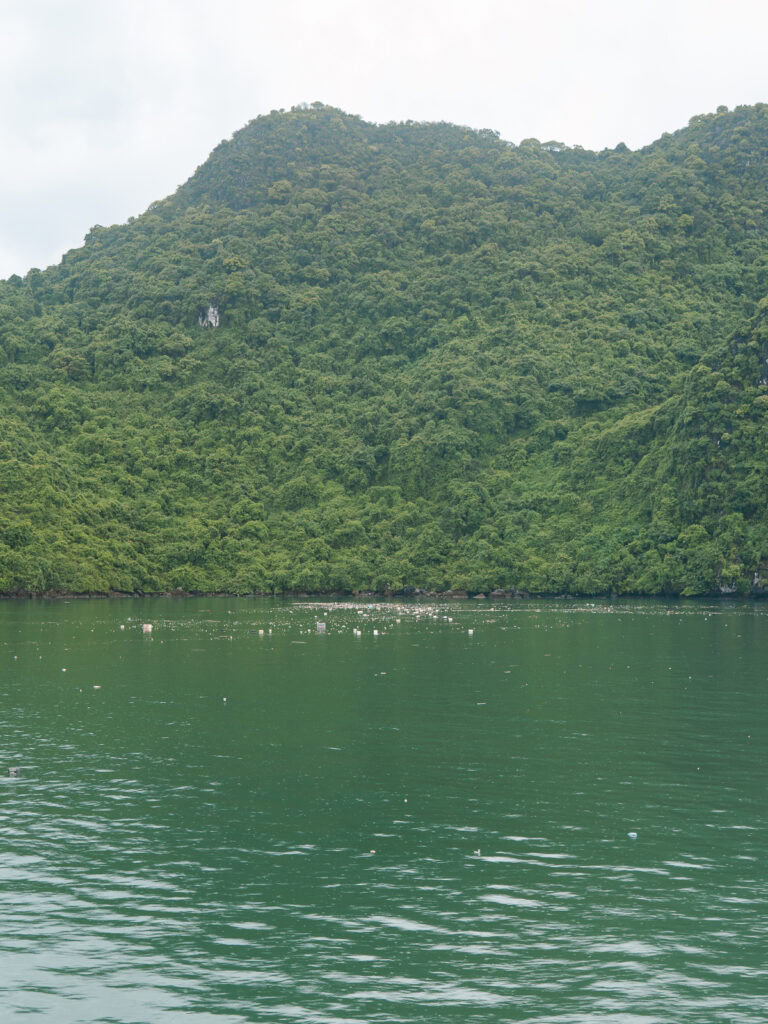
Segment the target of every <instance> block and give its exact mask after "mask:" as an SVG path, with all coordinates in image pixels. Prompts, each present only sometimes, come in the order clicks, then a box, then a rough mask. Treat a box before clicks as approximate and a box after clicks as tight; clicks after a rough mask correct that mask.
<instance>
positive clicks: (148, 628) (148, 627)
mask: <svg viewBox="0 0 768 1024" xmlns="http://www.w3.org/2000/svg"><path fill="white" fill-rule="evenodd" d="M141 632H142V633H151V632H152V623H151V622H145V623H144V624H143V625H142V627H141Z"/></svg>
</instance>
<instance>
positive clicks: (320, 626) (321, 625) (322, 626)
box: [317, 622, 325, 633]
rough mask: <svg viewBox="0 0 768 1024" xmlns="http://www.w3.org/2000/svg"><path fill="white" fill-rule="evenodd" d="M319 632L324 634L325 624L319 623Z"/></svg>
mask: <svg viewBox="0 0 768 1024" xmlns="http://www.w3.org/2000/svg"><path fill="white" fill-rule="evenodd" d="M317 632H318V633H324V632H325V623H324V622H318V624H317Z"/></svg>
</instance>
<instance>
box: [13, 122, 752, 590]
mask: <svg viewBox="0 0 768 1024" xmlns="http://www.w3.org/2000/svg"><path fill="white" fill-rule="evenodd" d="M767 158H768V106H766V105H759V106H755V107H741V108H737V109H736V110H734V111H728V110H726V109H725V108H720V109H719V110H718V112H717V113H716V114H712V115H707V116H701V117H695V118H693V119H692V121H691V122H690V124H689V125H688V126H687V127H686V128H685V129H683V130H681V131H679V132H677V133H675V134H672V135H665V136H664V137H663V138H662V139H660V140H659V141H658V142H656V143H654V144H653V145H651V146H648V147H647V148H645V149H643V150H640V151H637V152H631V151H629V150H628V149H627V148H626V147H624V146H622V145H620V146H618V147H616V149H613V150H606V151H603V152H600V153H594V152H589V151H586V150H583V149H580V148H568V147H566V146H563V145H561V144H559V143H556V142H548V143H541V142H539V141H538V140H535V139H529V140H526V141H524V142H522V143H521V144H520V145H519V146H514V145H511V144H509V143H507V142H504V141H503V140H502V139H500V138H499V137H498V136H497V134H495V133H494V132H491V131H480V132H475V131H470V130H469V129H465V128H460V127H455V126H453V125H449V124H421V123H411V122H408V123H404V124H388V125H373V124H368V123H365V122H364V121H362V120H360V119H359V118H357V117H352V116H349V115H347V114H345V113H343V112H341V111H339V110H336V109H332V108H329V107H325V106H322V105H320V104H314V105H312V106H311V107H309V108H306V107H303V108H297V109H294V110H291V111H288V112H285V111H276V112H273V113H272V114H270V115H269V116H265V117H260V118H258V119H257V120H255V121H253V122H251V123H250V124H248V125H247V126H246V127H245V128H243V129H242V130H241V131H239V132H238V133H236V134H235V135H234V137H233V138H232V139H231V140H229V141H226V142H223V143H222V144H221V145H220V146H218V147H217V148H216V150H214V152H213V154H212V155H211V156H210V158H209V159H208V160H207V161H206V163H204V164H203V165H202V166H201V167H200V168H199V169H198V170H197V172H196V173H195V174H194V175H193V176H192V178H191V179H190V180H189V181H188V182H187V183H186V184H185V185H183V186H182V187H181V188H180V189H179V190H178V191H177V192H176V193H175V194H174V195H173V196H171V197H169V198H168V199H165V200H163V201H161V202H157V203H155V204H153V205H152V206H151V207H150V208H149V210H147V212H146V213H144V214H143V215H142V216H140V217H137V218H135V219H132V220H131V221H129V223H128V224H125V225H121V226H114V227H109V228H105V227H100V226H96V227H94V228H93V229H92V230H91V231H90V233H89V234H88V236H87V238H86V240H85V244H84V246H83V247H82V248H80V249H77V250H73V251H72V252H69V253H67V255H66V256H65V257H64V258H63V260H62V261H61V263H60V264H59V265H58V266H55V267H50V268H48V269H47V270H45V271H39V270H32V271H30V272H29V273H28V274H27V275H26V276H25V277H24V278H23V279H22V278H20V277H17V276H14V277H12V278H10V279H9V280H8V281H5V282H1V283H0V390H1V393H2V397H3V402H2V412H1V413H0V416H1V418H2V435H1V436H0V481H1V486H2V493H3V496H4V500H3V503H2V507H0V591H2V592H5V593H18V592H24V591H29V592H43V591H49V590H54V591H60V592H94V591H107V590H120V591H144V592H151V591H160V590H166V589H173V588H180V589H183V590H187V591H228V592H235V593H246V592H254V591H265V592H270V591H287V590H298V591H315V592H317V591H326V592H329V591H351V590H360V589H370V590H377V591H387V590H391V591H397V590H400V589H401V588H403V587H406V586H415V587H423V588H427V589H435V590H445V589H449V588H461V589H466V590H468V591H470V592H479V591H489V590H492V589H494V588H518V589H521V590H527V591H531V592H548V593H581V594H599V593H610V592H616V593H640V594H661V593H668V594H687V595H692V594H704V593H718V592H720V591H721V590H723V589H725V590H728V591H731V590H736V591H738V592H746V591H747V590H749V589H750V587H751V586H752V584H753V580H754V574H755V572H757V571H759V569H760V567H761V565H763V564H765V563H766V562H768V472H766V470H767V469H768V463H767V459H766V453H767V451H768V448H767V447H766V445H767V444H768V386H767V385H766V377H767V376H768V365H767V360H768V299H766V295H768V245H767V241H768V159H767ZM211 306H213V307H214V308H215V309H216V310H217V311H218V314H219V317H220V325H219V326H218V327H215V328H214V327H210V326H202V325H201V320H202V322H203V323H205V316H206V311H207V310H208V308H209V307H211Z"/></svg>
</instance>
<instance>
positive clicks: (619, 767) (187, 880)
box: [0, 598, 768, 1024]
mask: <svg viewBox="0 0 768 1024" xmlns="http://www.w3.org/2000/svg"><path fill="white" fill-rule="evenodd" d="M318 622H321V623H324V624H325V627H324V631H320V630H319V629H318V625H317V623H318ZM145 623H146V624H151V626H152V631H151V632H145V631H144V630H143V629H142V626H143V624H145ZM11 768H18V769H19V774H18V776H17V777H11V776H9V774H8V772H9V770H10V769H11ZM766 769H768V602H766V603H759V602H757V603H747V602H743V603H738V602H720V603H715V602H712V603H708V602H693V601H692V602H675V603H665V602H655V601H643V602H639V601H615V602H597V601H596V602H591V601H550V602H546V601H515V602H506V603H504V602H498V603H494V602H492V601H488V600H485V601H465V602H451V603H447V602H446V603H435V604H426V603H417V602H414V603H405V604H401V603H397V602H395V601H392V602H381V603H376V602H366V601H338V602H319V601H310V600H306V601H288V600H268V599H229V598H195V599H192V598H190V599H179V598H154V599H149V598H145V599H111V600H71V601H64V600H59V601H12V602H3V603H2V604H0V1024H5V1022H17V1021H18V1022H21V1021H28V1020H45V1021H52V1022H56V1024H76V1022H77V1024H86V1022H87V1024H96V1022H99V1024H102V1022H103V1024H155V1022H158V1024H176V1022H189V1024H242V1022H252V1021H272V1022H286V1024H288V1022H311V1024H332V1022H333V1024H336V1022H346V1024H352V1022H354V1024H368V1022H388V1024H394V1022H402V1024H406V1022H453V1021H456V1022H459V1021H461V1022H475V1021H476V1022H489V1024H496V1022H507V1021H508V1022H527V1024H533V1022H535V1024H593V1022H606V1024H607V1022H611V1024H667V1022H668V1024H688V1022H690V1024H715V1022H718V1024H719V1022H723V1024H726V1022H727V1024H764V1022H765V1021H766V1020H768V856H767V855H768V788H767V786H768V772H767V770H766Z"/></svg>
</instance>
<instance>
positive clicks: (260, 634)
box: [259, 629, 272, 636]
mask: <svg viewBox="0 0 768 1024" xmlns="http://www.w3.org/2000/svg"><path fill="white" fill-rule="evenodd" d="M271 632H272V630H271V629H270V633H271ZM259 636H264V630H263V629H260V630H259Z"/></svg>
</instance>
